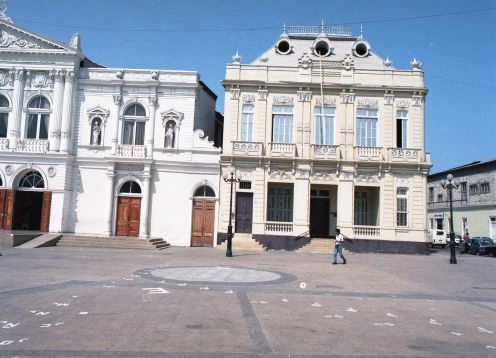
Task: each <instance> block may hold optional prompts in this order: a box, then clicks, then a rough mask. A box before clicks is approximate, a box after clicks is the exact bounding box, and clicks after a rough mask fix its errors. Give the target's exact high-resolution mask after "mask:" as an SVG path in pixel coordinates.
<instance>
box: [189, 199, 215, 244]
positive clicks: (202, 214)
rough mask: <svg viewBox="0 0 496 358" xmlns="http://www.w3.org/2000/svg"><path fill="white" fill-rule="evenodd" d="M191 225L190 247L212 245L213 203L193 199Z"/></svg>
mask: <svg viewBox="0 0 496 358" xmlns="http://www.w3.org/2000/svg"><path fill="white" fill-rule="evenodd" d="M192 215H193V218H192V223H191V246H205V247H212V246H213V244H214V223H215V201H214V200H204V199H194V200H193V214H192Z"/></svg>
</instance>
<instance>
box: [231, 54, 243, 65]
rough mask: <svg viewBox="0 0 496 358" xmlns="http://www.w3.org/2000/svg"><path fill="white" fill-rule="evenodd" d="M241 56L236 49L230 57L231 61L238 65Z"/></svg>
mask: <svg viewBox="0 0 496 358" xmlns="http://www.w3.org/2000/svg"><path fill="white" fill-rule="evenodd" d="M241 60H242V57H241V56H240V55H239V53H238V51H237V50H236V54H235V55H234V56H233V57H232V61H233V62H232V63H234V64H236V65H239V64H240V63H241Z"/></svg>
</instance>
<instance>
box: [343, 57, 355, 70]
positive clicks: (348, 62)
mask: <svg viewBox="0 0 496 358" xmlns="http://www.w3.org/2000/svg"><path fill="white" fill-rule="evenodd" d="M341 64H342V65H343V67H344V69H345V70H346V71H349V70H351V69H352V68H353V67H354V66H355V61H354V60H353V58H352V57H351V54H349V53H347V54H346V55H345V56H344V58H343V60H342V61H341Z"/></svg>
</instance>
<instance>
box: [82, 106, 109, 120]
mask: <svg viewBox="0 0 496 358" xmlns="http://www.w3.org/2000/svg"><path fill="white" fill-rule="evenodd" d="M86 113H87V114H88V123H89V124H91V122H92V121H93V119H94V118H96V117H99V118H101V119H102V121H103V124H105V123H106V122H107V118H108V117H109V115H110V111H109V110H108V109H105V108H103V107H100V106H96V107H94V108H91V109H88V110H87V111H86Z"/></svg>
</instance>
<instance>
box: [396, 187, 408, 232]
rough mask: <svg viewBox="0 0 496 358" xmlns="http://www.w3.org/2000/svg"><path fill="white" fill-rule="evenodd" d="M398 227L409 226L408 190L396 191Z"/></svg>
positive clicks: (399, 189) (400, 189)
mask: <svg viewBox="0 0 496 358" xmlns="http://www.w3.org/2000/svg"><path fill="white" fill-rule="evenodd" d="M396 225H397V226H407V225H408V189H405V188H398V189H397V190H396Z"/></svg>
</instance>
